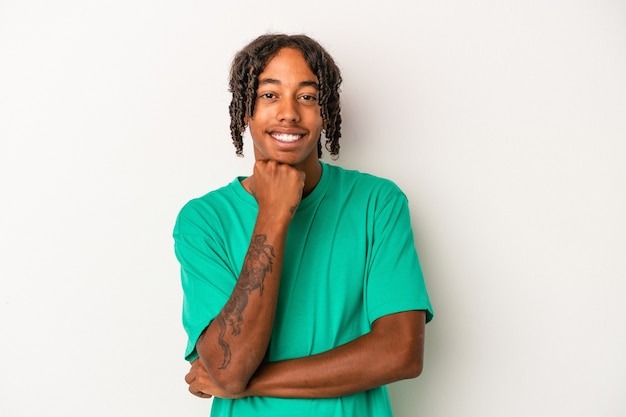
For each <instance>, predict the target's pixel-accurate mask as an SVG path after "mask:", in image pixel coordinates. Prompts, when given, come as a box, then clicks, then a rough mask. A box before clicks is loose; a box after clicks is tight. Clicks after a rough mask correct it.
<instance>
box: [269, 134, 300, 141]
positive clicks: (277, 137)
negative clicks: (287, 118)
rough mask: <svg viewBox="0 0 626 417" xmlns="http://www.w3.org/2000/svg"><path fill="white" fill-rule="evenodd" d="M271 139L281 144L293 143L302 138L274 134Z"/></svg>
mask: <svg viewBox="0 0 626 417" xmlns="http://www.w3.org/2000/svg"><path fill="white" fill-rule="evenodd" d="M272 137H273V138H274V139H276V140H279V141H281V142H295V141H297V140H298V139H300V138H301V137H302V135H290V134H287V133H275V134H273V135H272Z"/></svg>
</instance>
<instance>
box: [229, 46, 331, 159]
mask: <svg viewBox="0 0 626 417" xmlns="http://www.w3.org/2000/svg"><path fill="white" fill-rule="evenodd" d="M282 48H294V49H298V50H299V51H300V52H302V55H303V56H304V60H305V61H306V63H307V65H308V66H309V68H310V69H311V72H313V74H315V76H316V77H317V80H318V82H319V105H320V115H321V116H322V120H323V121H324V125H325V132H324V136H326V143H325V148H326V150H327V151H328V152H330V154H331V156H334V157H337V156H338V155H339V138H340V137H341V111H340V104H339V86H340V85H341V81H342V80H341V72H340V71H339V68H338V67H337V65H336V64H335V61H334V60H333V58H332V57H331V56H330V54H329V53H328V52H327V51H326V50H325V49H324V48H323V47H322V46H321V45H320V44H319V43H318V42H316V41H315V40H313V39H311V38H310V37H308V36H306V35H285V34H266V35H261V36H259V37H258V38H256V39H255V40H253V41H252V42H250V43H249V44H248V45H247V46H245V47H244V48H243V49H242V50H241V51H239V52H238V53H237V54H236V55H235V58H234V59H233V62H232V65H231V68H230V80H229V91H230V92H231V93H232V99H231V102H230V106H229V107H228V108H229V111H230V133H231V137H232V140H233V144H234V145H235V149H236V153H237V155H238V156H243V134H244V132H245V130H246V118H247V117H250V116H252V115H253V114H254V104H255V102H256V98H257V97H256V90H257V87H258V79H259V75H260V74H261V72H263V69H264V68H265V66H266V65H267V63H268V62H269V61H270V59H272V58H273V57H274V56H275V55H276V54H278V52H279V51H280V50H281V49H282ZM317 154H318V158H321V157H322V142H321V135H320V138H318V142H317Z"/></svg>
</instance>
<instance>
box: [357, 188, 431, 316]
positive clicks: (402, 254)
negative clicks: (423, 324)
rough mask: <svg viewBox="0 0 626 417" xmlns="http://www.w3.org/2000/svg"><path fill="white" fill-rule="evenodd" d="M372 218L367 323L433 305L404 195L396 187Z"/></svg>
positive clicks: (428, 313) (367, 288)
mask: <svg viewBox="0 0 626 417" xmlns="http://www.w3.org/2000/svg"><path fill="white" fill-rule="evenodd" d="M380 206H381V208H380V209H379V210H377V212H376V214H375V218H374V223H373V229H372V232H371V233H372V234H371V244H370V254H369V256H368V264H367V283H366V305H367V313H368V318H369V321H370V324H371V323H373V322H374V321H375V320H376V319H378V318H380V317H382V316H385V315H388V314H394V313H399V312H402V311H409V310H425V311H426V321H427V322H428V321H430V320H431V319H432V318H433V309H432V306H431V303H430V299H429V297H428V292H427V290H426V284H425V282H424V276H423V274H422V268H421V266H420V263H419V259H418V255H417V252H416V250H415V243H414V239H413V230H412V227H411V217H410V214H409V208H408V202H407V199H406V196H405V195H404V194H403V193H402V192H401V191H397V192H396V193H394V194H393V195H391V196H390V197H389V198H388V201H386V202H385V203H383V204H381V205H380Z"/></svg>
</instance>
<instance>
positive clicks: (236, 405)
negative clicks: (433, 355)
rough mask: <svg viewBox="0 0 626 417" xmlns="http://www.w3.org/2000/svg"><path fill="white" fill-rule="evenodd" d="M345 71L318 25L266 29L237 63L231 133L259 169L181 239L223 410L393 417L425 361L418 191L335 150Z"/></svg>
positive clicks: (209, 199)
mask: <svg viewBox="0 0 626 417" xmlns="http://www.w3.org/2000/svg"><path fill="white" fill-rule="evenodd" d="M340 83H341V75H340V72H339V69H338V68H337V66H336V65H335V63H334V61H333V59H332V57H331V56H330V55H329V54H328V53H327V52H326V51H325V50H324V49H323V48H322V47H321V46H320V45H319V44H318V43H317V42H315V41H314V40H312V39H310V38H308V37H306V36H303V35H295V36H287V35H263V36H261V37H259V38H257V39H255V40H254V41H252V42H251V43H250V44H249V45H247V46H246V47H245V48H244V49H243V50H242V51H240V52H239V53H238V54H237V56H236V57H235V59H234V61H233V65H232V69H231V79H230V89H231V92H232V94H233V99H232V102H231V105H230V112H231V132H232V136H233V141H234V144H235V147H236V150H237V153H238V154H241V152H242V134H243V132H244V131H245V129H246V128H247V129H249V132H250V135H251V137H252V141H253V146H254V156H255V159H256V162H255V165H254V170H253V174H252V175H251V176H249V177H240V178H237V179H235V180H234V181H233V182H232V183H231V184H229V185H227V186H225V187H223V188H220V189H218V190H215V191H213V192H210V193H209V194H207V195H205V196H203V197H201V198H198V199H194V200H192V201H190V202H189V203H188V204H187V205H186V206H185V207H184V208H183V209H182V210H181V212H180V214H179V216H178V219H177V222H176V226H175V230H174V238H175V251H176V256H177V258H178V260H179V262H180V264H181V275H182V284H183V290H184V302H183V322H184V325H185V329H186V331H187V333H188V336H189V342H188V346H187V351H186V359H187V360H189V361H191V364H192V366H191V370H190V371H189V373H188V375H187V376H186V381H187V382H188V383H189V390H190V391H191V392H192V393H193V394H195V395H197V396H200V397H207V398H208V397H212V396H213V397H214V400H213V404H212V410H211V415H212V416H244V417H250V416H272V417H275V416H376V417H379V416H383V417H384V416H391V407H390V404H389V399H388V395H387V390H386V388H385V384H388V383H391V382H394V381H397V380H400V379H405V378H413V377H416V376H418V375H419V374H420V372H421V370H422V358H423V347H424V327H425V323H426V322H427V321H429V320H430V319H431V318H432V308H431V305H430V301H429V299H428V294H427V292H426V288H425V285H424V280H423V277H422V273H421V269H420V266H419V262H418V258H417V254H416V252H415V247H414V243H413V234H412V231H411V224H410V216H409V211H408V204H407V200H406V197H405V196H404V194H403V193H402V191H401V190H400V189H399V188H398V187H397V186H395V185H394V184H393V183H392V182H390V181H388V180H385V179H381V178H377V177H374V176H371V175H367V174H363V173H359V172H356V171H348V170H344V169H341V168H339V167H336V166H333V165H329V164H326V163H323V162H321V161H320V157H321V155H322V146H321V136H322V134H324V136H325V137H326V142H325V143H326V149H328V150H329V152H330V153H331V155H337V153H338V151H339V142H338V140H339V137H340V124H341V117H340V113H339V85H340Z"/></svg>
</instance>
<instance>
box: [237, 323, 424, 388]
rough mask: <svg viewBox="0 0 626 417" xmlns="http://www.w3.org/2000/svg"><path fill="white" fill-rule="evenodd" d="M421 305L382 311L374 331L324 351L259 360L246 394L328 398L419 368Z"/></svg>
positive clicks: (405, 375) (414, 372)
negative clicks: (392, 312)
mask: <svg viewBox="0 0 626 417" xmlns="http://www.w3.org/2000/svg"><path fill="white" fill-rule="evenodd" d="M424 323H425V315H424V312H423V311H412V312H405V313H399V314H396V315H391V316H386V317H382V318H381V319H379V320H377V321H376V322H375V323H374V326H373V328H372V331H371V332H370V333H368V334H366V335H364V336H361V337H360V338H357V339H355V340H354V341H352V342H350V343H347V344H345V345H342V346H339V347H337V348H335V349H332V350H330V351H328V352H324V353H321V354H319V355H313V356H309V357H305V358H299V359H292V360H287V361H282V362H274V363H267V364H263V365H262V366H261V367H260V368H259V370H258V371H257V373H256V374H255V375H254V377H253V378H252V379H251V380H250V384H249V386H248V388H247V389H246V391H245V392H244V394H245V395H247V396H272V397H286V398H327V397H337V396H345V395H351V394H354V393H357V392H361V391H366V390H369V389H372V388H375V387H379V386H381V385H385V384H389V383H391V382H395V381H398V380H401V379H407V378H414V377H416V376H418V375H419V374H420V372H421V370H422V358H423V346H424Z"/></svg>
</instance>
